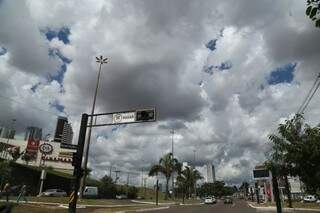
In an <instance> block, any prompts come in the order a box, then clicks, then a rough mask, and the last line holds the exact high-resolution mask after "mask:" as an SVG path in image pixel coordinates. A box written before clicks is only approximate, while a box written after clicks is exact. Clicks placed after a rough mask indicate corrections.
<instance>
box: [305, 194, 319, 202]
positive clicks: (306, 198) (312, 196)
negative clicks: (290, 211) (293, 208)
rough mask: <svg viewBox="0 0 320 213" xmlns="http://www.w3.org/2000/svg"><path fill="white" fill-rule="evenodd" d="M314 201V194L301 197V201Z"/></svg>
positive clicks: (315, 199)
mask: <svg viewBox="0 0 320 213" xmlns="http://www.w3.org/2000/svg"><path fill="white" fill-rule="evenodd" d="M316 201H317V198H316V196H314V195H307V196H305V197H304V198H303V202H305V203H314V202H316Z"/></svg>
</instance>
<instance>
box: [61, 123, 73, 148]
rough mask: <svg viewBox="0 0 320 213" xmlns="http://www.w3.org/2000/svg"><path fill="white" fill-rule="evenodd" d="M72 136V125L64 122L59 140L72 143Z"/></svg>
mask: <svg viewBox="0 0 320 213" xmlns="http://www.w3.org/2000/svg"><path fill="white" fill-rule="evenodd" d="M72 138H73V131H72V126H71V124H69V123H65V124H64V126H63V132H62V140H61V142H62V143H68V144H72Z"/></svg>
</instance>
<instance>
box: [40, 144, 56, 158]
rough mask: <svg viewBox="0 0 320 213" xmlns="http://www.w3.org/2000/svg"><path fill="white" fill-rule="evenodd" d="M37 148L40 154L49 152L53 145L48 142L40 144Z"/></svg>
mask: <svg viewBox="0 0 320 213" xmlns="http://www.w3.org/2000/svg"><path fill="white" fill-rule="evenodd" d="M39 150H40V152H41V153H42V154H46V155H48V154H51V153H52V151H53V146H52V145H51V144H48V143H43V144H41V145H40V147H39Z"/></svg>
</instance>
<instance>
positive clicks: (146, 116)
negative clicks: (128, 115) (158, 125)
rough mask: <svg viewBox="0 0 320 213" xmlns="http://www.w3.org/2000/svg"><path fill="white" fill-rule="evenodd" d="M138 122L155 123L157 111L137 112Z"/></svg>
mask: <svg viewBox="0 0 320 213" xmlns="http://www.w3.org/2000/svg"><path fill="white" fill-rule="evenodd" d="M136 113H137V114H136V121H142V122H143V121H155V120H156V113H155V109H145V110H137V111H136Z"/></svg>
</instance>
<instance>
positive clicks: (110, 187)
mask: <svg viewBox="0 0 320 213" xmlns="http://www.w3.org/2000/svg"><path fill="white" fill-rule="evenodd" d="M98 190H99V194H100V195H101V197H102V198H115V196H116V193H117V188H116V184H115V183H114V182H113V180H112V178H111V177H110V176H107V175H105V176H104V177H103V178H101V179H100V183H99V186H98Z"/></svg>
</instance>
